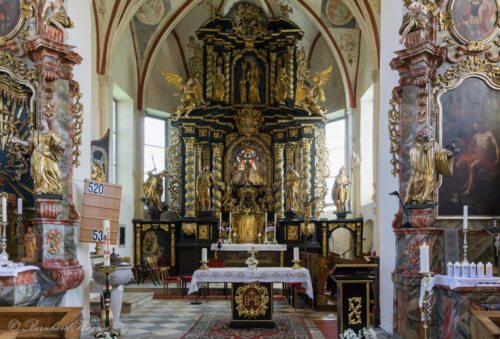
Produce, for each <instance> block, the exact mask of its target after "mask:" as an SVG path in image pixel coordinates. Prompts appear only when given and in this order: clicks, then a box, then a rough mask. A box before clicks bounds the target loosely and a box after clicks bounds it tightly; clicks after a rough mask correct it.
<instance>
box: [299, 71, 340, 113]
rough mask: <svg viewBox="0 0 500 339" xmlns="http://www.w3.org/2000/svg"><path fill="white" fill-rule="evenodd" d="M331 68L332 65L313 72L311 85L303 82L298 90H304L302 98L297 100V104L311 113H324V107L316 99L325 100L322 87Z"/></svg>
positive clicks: (328, 76)
mask: <svg viewBox="0 0 500 339" xmlns="http://www.w3.org/2000/svg"><path fill="white" fill-rule="evenodd" d="M332 69H333V67H332V66H329V67H327V68H325V69H324V70H322V71H320V72H316V73H314V75H313V76H312V82H313V86H310V85H308V84H306V83H304V84H303V87H302V88H301V89H300V90H301V91H303V92H304V99H303V101H302V102H298V103H297V105H300V106H302V107H304V108H306V109H307V110H309V112H312V113H317V114H320V115H323V114H324V113H325V109H324V108H322V107H320V106H319V105H318V101H321V102H325V99H326V98H325V92H324V90H323V87H325V85H326V83H327V81H328V79H329V78H330V73H331V72H332Z"/></svg>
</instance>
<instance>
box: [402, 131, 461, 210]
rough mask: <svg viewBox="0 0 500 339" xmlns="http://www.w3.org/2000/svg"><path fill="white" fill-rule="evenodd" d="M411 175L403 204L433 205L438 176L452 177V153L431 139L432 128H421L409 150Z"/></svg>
mask: <svg viewBox="0 0 500 339" xmlns="http://www.w3.org/2000/svg"><path fill="white" fill-rule="evenodd" d="M410 164H411V167H412V169H413V170H412V174H411V177H410V181H409V183H408V188H407V190H406V197H405V204H414V203H416V204H427V203H429V204H433V203H435V202H436V189H437V188H438V187H439V175H446V176H451V175H453V152H452V151H450V150H448V149H443V148H441V146H440V145H439V144H438V143H437V142H436V140H435V139H434V138H432V128H431V127H429V126H425V127H423V128H422V129H421V130H420V131H419V132H418V133H417V136H416V138H415V142H414V144H413V146H412V147H411V149H410Z"/></svg>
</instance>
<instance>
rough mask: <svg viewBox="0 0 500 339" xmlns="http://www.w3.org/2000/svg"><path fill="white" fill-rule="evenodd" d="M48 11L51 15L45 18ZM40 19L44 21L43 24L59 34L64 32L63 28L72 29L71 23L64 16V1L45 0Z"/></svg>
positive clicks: (68, 18) (67, 17) (65, 15)
mask: <svg viewBox="0 0 500 339" xmlns="http://www.w3.org/2000/svg"><path fill="white" fill-rule="evenodd" d="M49 9H50V10H51V11H52V13H51V14H50V15H49V16H47V17H45V15H46V14H47V11H48V10H49ZM42 18H43V20H44V21H45V24H47V25H53V26H55V27H56V28H57V29H58V30H60V31H61V32H63V31H64V28H73V27H74V24H73V21H72V20H71V19H70V17H69V16H68V15H67V14H66V9H65V8H64V0H45V4H44V5H43V10H42Z"/></svg>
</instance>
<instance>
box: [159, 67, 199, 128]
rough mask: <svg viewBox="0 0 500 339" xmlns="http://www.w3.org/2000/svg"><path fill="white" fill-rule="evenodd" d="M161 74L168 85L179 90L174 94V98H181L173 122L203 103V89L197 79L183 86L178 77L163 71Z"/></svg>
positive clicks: (189, 80)
mask: <svg viewBox="0 0 500 339" xmlns="http://www.w3.org/2000/svg"><path fill="white" fill-rule="evenodd" d="M161 74H162V75H163V77H164V78H165V80H166V81H167V82H168V83H169V84H170V85H172V86H174V87H175V88H177V90H179V92H178V93H176V94H174V96H180V97H181V103H180V105H179V106H177V108H176V109H175V120H177V119H179V118H180V117H181V115H182V114H186V116H187V115H188V114H189V113H190V112H191V111H192V110H193V109H195V108H196V106H198V105H201V104H204V103H205V101H204V100H203V88H202V86H201V82H200V81H199V79H196V78H195V79H192V78H190V79H188V81H186V83H185V84H184V82H183V80H182V78H181V76H180V75H177V74H175V73H171V72H166V71H163V72H162V73H161Z"/></svg>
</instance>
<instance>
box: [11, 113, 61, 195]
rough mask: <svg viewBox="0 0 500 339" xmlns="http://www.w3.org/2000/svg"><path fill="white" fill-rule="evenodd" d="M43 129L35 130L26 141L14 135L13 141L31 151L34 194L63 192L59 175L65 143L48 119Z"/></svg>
mask: <svg viewBox="0 0 500 339" xmlns="http://www.w3.org/2000/svg"><path fill="white" fill-rule="evenodd" d="M40 125H41V126H40V127H41V129H40V130H35V131H34V132H33V134H32V136H31V139H30V140H29V141H28V142H26V141H23V140H19V139H18V138H16V137H13V138H12V139H11V140H12V142H13V143H19V144H21V145H23V146H27V147H28V152H29V153H31V175H32V177H33V186H34V191H33V193H34V194H62V193H63V191H62V187H61V180H60V175H59V166H58V163H59V159H61V157H62V156H63V155H64V151H65V145H64V142H63V141H62V139H61V138H60V137H59V136H58V135H57V134H56V133H54V132H53V131H52V130H51V129H50V128H49V125H48V122H47V120H46V119H42V121H41V124H40Z"/></svg>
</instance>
